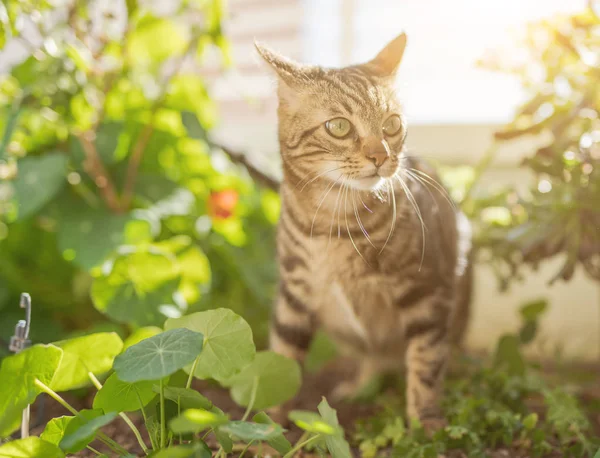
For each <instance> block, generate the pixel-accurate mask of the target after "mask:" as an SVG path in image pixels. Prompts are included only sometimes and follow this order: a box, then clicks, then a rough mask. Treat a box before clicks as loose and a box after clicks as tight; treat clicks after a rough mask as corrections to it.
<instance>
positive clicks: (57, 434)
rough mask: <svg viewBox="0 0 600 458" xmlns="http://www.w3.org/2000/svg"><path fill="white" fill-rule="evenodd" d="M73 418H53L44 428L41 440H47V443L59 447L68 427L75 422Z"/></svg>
mask: <svg viewBox="0 0 600 458" xmlns="http://www.w3.org/2000/svg"><path fill="white" fill-rule="evenodd" d="M73 418H75V417H73V416H67V415H65V416H62V417H57V418H52V419H51V420H50V421H49V422H48V423H47V424H46V427H45V428H44V431H43V432H42V434H40V439H43V440H45V441H46V442H50V443H51V444H54V445H58V444H60V441H61V440H62V438H63V437H64V436H65V431H66V430H67V426H68V425H69V423H71V421H72V420H73Z"/></svg>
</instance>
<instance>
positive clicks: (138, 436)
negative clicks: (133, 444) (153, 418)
mask: <svg viewBox="0 0 600 458" xmlns="http://www.w3.org/2000/svg"><path fill="white" fill-rule="evenodd" d="M88 377H89V378H90V380H91V381H92V383H93V384H94V386H95V387H96V389H98V391H100V390H101V389H102V383H100V380H98V379H97V378H96V376H95V375H94V374H93V373H92V372H88ZM119 417H121V418H122V419H123V421H124V422H125V423H126V424H127V426H129V429H131V432H133V435H134V436H135V438H136V439H137V441H138V443H139V444H140V447H142V450H143V451H144V453H145V454H146V455H147V454H148V447H146V444H145V443H144V440H143V439H142V435H141V434H140V431H139V430H138V429H137V428H136V426H135V425H134V424H133V422H132V421H131V419H130V418H129V417H128V416H127V415H126V414H125V413H124V412H119Z"/></svg>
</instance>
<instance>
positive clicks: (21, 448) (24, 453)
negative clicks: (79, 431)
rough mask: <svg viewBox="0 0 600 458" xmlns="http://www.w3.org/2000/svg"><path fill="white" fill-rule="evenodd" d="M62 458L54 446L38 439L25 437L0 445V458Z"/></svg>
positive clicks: (58, 449)
mask: <svg viewBox="0 0 600 458" xmlns="http://www.w3.org/2000/svg"><path fill="white" fill-rule="evenodd" d="M42 457H43V458H64V457H65V454H64V453H63V451H62V450H61V449H60V448H58V447H57V446H56V445H55V444H51V443H50V442H46V441H44V440H42V439H40V438H39V437H27V438H25V439H19V440H16V441H12V442H8V443H6V444H3V445H0V458H42Z"/></svg>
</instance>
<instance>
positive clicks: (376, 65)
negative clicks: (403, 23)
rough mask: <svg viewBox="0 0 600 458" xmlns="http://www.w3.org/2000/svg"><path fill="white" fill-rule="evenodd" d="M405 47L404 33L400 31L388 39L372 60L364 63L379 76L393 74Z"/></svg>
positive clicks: (400, 60)
mask: <svg viewBox="0 0 600 458" xmlns="http://www.w3.org/2000/svg"><path fill="white" fill-rule="evenodd" d="M405 49H406V34H405V33H401V34H400V35H398V36H397V37H396V38H394V39H393V40H392V41H390V42H389V43H388V44H387V45H386V47H385V48H383V49H382V50H381V51H380V52H379V54H377V56H376V57H375V58H374V59H373V60H371V61H369V62H367V64H366V65H367V66H368V67H370V68H371V69H372V70H374V71H375V72H376V73H378V74H380V75H381V76H393V75H395V74H396V72H397V71H398V68H399V67H400V63H401V62H402V56H403V55H404V50H405Z"/></svg>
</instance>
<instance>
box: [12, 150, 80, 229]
mask: <svg viewBox="0 0 600 458" xmlns="http://www.w3.org/2000/svg"><path fill="white" fill-rule="evenodd" d="M67 160H68V159H67V156H66V155H64V154H59V153H53V154H45V155H43V156H27V157H25V158H23V159H21V160H19V162H18V175H17V178H16V179H15V181H14V182H13V185H14V192H15V203H16V205H17V219H23V218H27V217H28V216H31V215H33V214H34V213H36V212H37V211H38V210H39V209H41V208H42V207H43V206H44V205H45V204H47V203H48V202H49V201H51V200H52V199H53V198H54V197H55V196H56V195H57V194H58V192H59V191H60V190H61V188H62V187H63V186H64V184H65V183H66V180H65V178H66V171H67Z"/></svg>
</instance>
